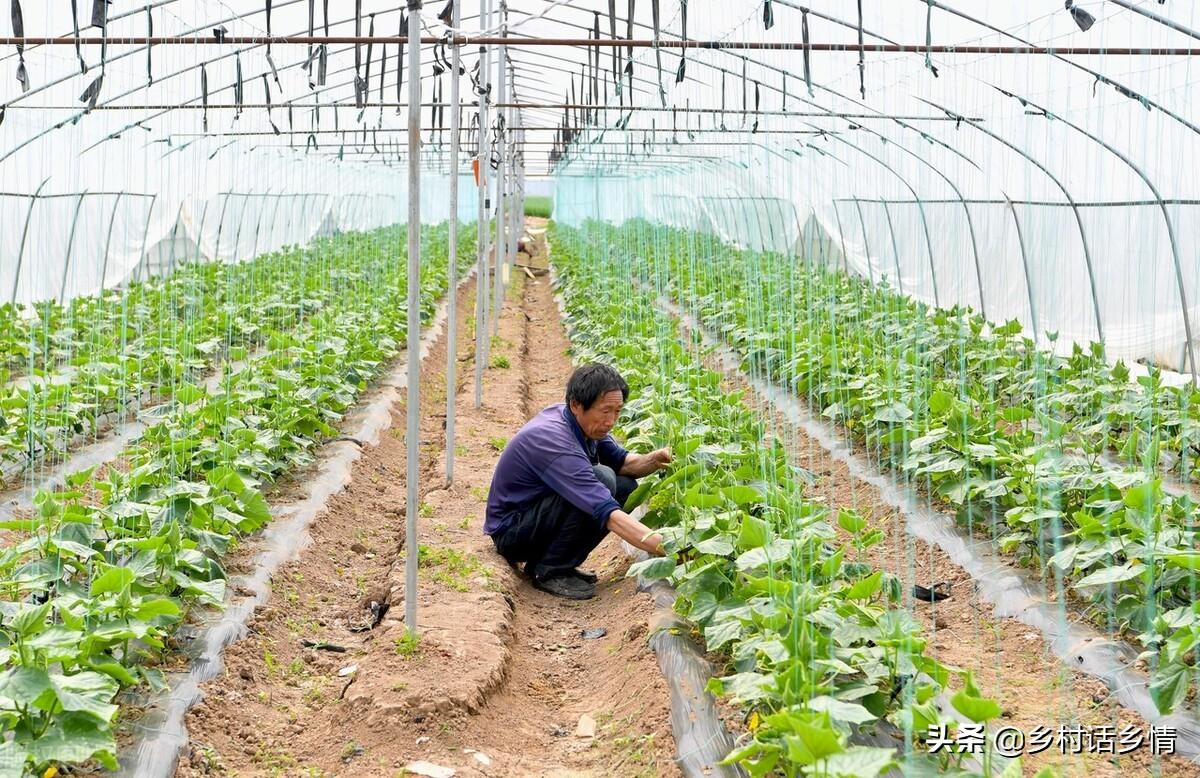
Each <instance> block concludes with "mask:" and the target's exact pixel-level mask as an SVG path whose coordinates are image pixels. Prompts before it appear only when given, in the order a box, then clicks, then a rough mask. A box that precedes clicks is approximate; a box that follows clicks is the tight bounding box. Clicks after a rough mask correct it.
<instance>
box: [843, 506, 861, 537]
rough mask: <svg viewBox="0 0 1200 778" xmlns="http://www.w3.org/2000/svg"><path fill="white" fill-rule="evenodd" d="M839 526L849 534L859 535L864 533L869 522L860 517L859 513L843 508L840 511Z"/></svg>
mask: <svg viewBox="0 0 1200 778" xmlns="http://www.w3.org/2000/svg"><path fill="white" fill-rule="evenodd" d="M837 521H838V526H840V527H841V528H842V529H844V530H846V531H847V532H849V533H851V534H854V535H857V534H858V533H859V532H862V531H863V529H864V528H865V527H866V526H867V520H866V519H864V518H863V517H862V516H860V515H859V513H858V511H854V510H850V509H849V508H842V509H841V510H839V511H838V518H837Z"/></svg>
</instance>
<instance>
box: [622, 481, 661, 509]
mask: <svg viewBox="0 0 1200 778" xmlns="http://www.w3.org/2000/svg"><path fill="white" fill-rule="evenodd" d="M661 481H662V479H661V478H643V479H642V481H641V483H639V484H638V485H637V488H636V489H634V490H633V491H632V492H631V493H630V494H629V497H627V498H626V499H625V506H624V509H625V512H626V513H632V512H633V511H634V510H636V509H637V507H638V506H639V505H641V504H642V503H644V502H645V501H646V498H647V497H649V496H650V490H651V489H653V488H654V486H655V484H658V483H660V482H661Z"/></svg>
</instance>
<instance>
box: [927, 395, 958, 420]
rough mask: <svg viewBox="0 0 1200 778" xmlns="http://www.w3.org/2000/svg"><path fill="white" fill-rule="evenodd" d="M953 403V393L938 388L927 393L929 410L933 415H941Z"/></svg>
mask: <svg viewBox="0 0 1200 778" xmlns="http://www.w3.org/2000/svg"><path fill="white" fill-rule="evenodd" d="M953 405H954V395H952V394H950V393H949V392H945V391H942V390H941V389H939V390H938V391H936V392H933V393H932V394H930V395H929V410H930V412H932V413H934V414H935V415H939V416H940V415H941V414H943V413H945V412H946V411H948V410H950V408H951V407H953Z"/></svg>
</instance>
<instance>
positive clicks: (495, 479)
mask: <svg viewBox="0 0 1200 778" xmlns="http://www.w3.org/2000/svg"><path fill="white" fill-rule="evenodd" d="M627 454H628V452H627V451H626V450H625V449H623V448H621V446H620V445H619V444H618V443H617V441H615V440H613V437H612V435H606V436H605V437H604V439H603V440H588V439H587V436H585V435H584V434H583V430H582V429H580V427H579V422H577V421H576V420H575V415H574V414H572V413H571V410H570V408H568V407H567V406H566V404H565V403H557V404H555V405H551V406H550V407H549V408H546V409H545V410H544V411H542V412H541V413H539V414H538V415H537V416H534V417H533V418H532V419H530V420H529V421H528V422H527V423H526V424H525V426H524V427H522V428H521V429H520V431H518V432H517V434H516V435H514V436H513V438H512V440H510V441H509V442H508V445H507V446H505V447H504V452H503V453H502V454H500V461H499V462H497V463H496V470H495V472H493V473H492V488H491V491H490V492H489V493H488V503H487V519H486V520H485V521H484V523H483V531H484V532H485V533H487V534H488V535H495V534H496V533H497V532H500V531H502V530H504V529H507V528H508V525H509V524H511V523H512V521H513V519H514V518H515V517H516V516H518V515H519V514H520V513H521V512H522V511H524V510H525V509H526V508H528V507H530V506H531V505H532V504H533V503H534V502H536V501H537V500H539V499H541V498H542V497H545V496H546V495H549V494H551V493H552V492H557V493H558V494H560V495H562V497H563V499H564V500H566V501H567V502H569V503H570V504H571V505H574V506H575V507H576V508H578V509H579V510H581V511H583V512H584V513H586V514H588V515H590V516H591V517H592V518H594V519H595V520H596V521H598V522H600V525H601V526H604V525H605V524H606V523H607V522H608V515H609V514H610V513H612V512H613V511H615V510H618V509H619V508H620V507H621V506H620V505H618V504H617V501H616V500H614V499H613V496H612V494H611V493H610V492H609V491H608V488H607V487H606V486H605V485H604V484H602V483H600V481H599V480H598V479H597V478H596V473H595V472H594V471H593V470H592V466H593V465H597V464H600V465H607V466H608V467H611V468H612V469H613V472H615V473H619V472H621V467H622V466H623V465H624V464H625V457H626V455H627Z"/></svg>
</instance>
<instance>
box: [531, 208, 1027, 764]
mask: <svg viewBox="0 0 1200 778" xmlns="http://www.w3.org/2000/svg"><path fill="white" fill-rule="evenodd" d="M551 237H552V240H553V252H552V256H553V261H554V265H555V268H556V270H557V272H558V283H559V289H560V291H561V294H562V297H563V301H564V307H565V312H566V323H567V327H568V329H569V332H570V336H571V341H572V353H573V356H574V358H575V359H576V360H577V361H590V360H603V361H607V362H610V363H612V364H614V365H615V366H617V368H618V369H619V370H620V371H621V372H622V374H623V375H624V376H625V378H626V380H627V381H628V382H629V385H630V389H631V393H630V400H629V402H628V403H627V404H626V406H625V409H624V411H623V414H622V419H621V423H620V430H621V433H622V434H623V436H624V437H625V441H626V445H628V446H629V447H631V448H633V449H642V450H645V449H650V448H654V447H658V446H663V445H667V446H670V447H671V448H672V451H673V452H674V455H675V462H674V463H673V464H672V466H671V467H670V468H669V470H668V471H666V472H665V474H664V475H663V476H662V477H657V476H652V477H648V478H646V479H643V481H642V482H641V484H640V485H639V487H638V489H637V490H636V491H635V492H634V493H633V495H631V497H630V498H629V501H628V502H627V504H626V509H627V510H633V509H635V508H637V507H639V506H644V507H645V508H646V513H645V518H644V519H643V520H644V521H645V522H646V523H647V524H648V525H649V526H652V527H655V528H658V529H659V531H660V532H661V533H662V534H663V537H664V540H665V545H666V548H667V551H668V554H667V556H665V557H663V558H653V559H650V560H647V561H645V562H641V563H638V564H636V565H634V566H633V567H631V569H630V571H629V574H630V575H637V574H640V575H642V576H644V577H646V578H649V579H659V578H666V579H669V580H670V581H671V582H672V583H673V584H674V586H675V587H676V591H677V593H678V598H677V600H676V602H675V608H676V610H677V611H678V612H679V613H680V614H681V615H683V616H685V617H686V618H688V619H690V620H691V621H692V623H694V624H695V625H696V627H697V628H698V629H699V630H700V631H701V632H702V634H703V638H704V641H705V643H706V645H707V647H708V649H709V650H710V651H713V652H719V653H721V654H723V655H724V656H725V657H727V662H728V670H729V673H728V674H727V675H725V676H723V677H721V678H717V679H714V680H713V682H712V683H711V684H710V689H711V690H712V691H714V692H715V693H718V694H722V695H725V696H728V697H730V698H731V699H733V700H734V701H736V702H738V703H740V704H743V705H745V706H746V707H747V709H748V710H747V721H748V727H749V730H750V733H749V736H748V739H747V741H746V742H744V743H743V744H742V745H741V747H739V748H738V749H737V750H736V751H735V752H734V753H733V754H731V755H730V757H729V761H731V762H737V763H740V764H742V765H743V766H744V767H745V768H746V769H747V770H748V771H749V772H750V773H751V774H752V775H755V776H759V775H766V774H782V775H788V776H795V775H821V776H856V778H857V777H859V776H868V777H869V776H875V775H878V774H880V773H884V772H887V771H888V770H890V769H892V768H895V767H902V769H904V770H905V774H907V775H917V774H942V775H969V774H972V773H971V772H970V771H968V770H967V769H966V768H965V766H964V765H962V764H960V763H959V762H958V761H956V760H958V759H961V755H948V754H945V753H940V754H937V755H932V754H929V753H927V752H925V751H923V750H921V748H920V746H919V743H920V738H921V737H922V736H923V735H924V734H926V732H927V731H928V728H929V726H931V725H935V724H942V723H945V724H947V725H948V726H950V727H951V728H954V726H955V724H953V723H952V722H950V721H948V720H946V719H944V718H943V716H942V715H941V714H940V713H939V711H938V709H937V707H936V705H935V702H934V701H935V698H936V697H938V696H939V695H941V694H942V693H943V692H946V693H947V694H950V693H951V692H952V691H953V693H952V697H951V700H952V704H953V706H954V707H955V708H956V709H957V710H958V712H959V713H960V714H962V716H964V717H965V718H967V719H970V720H973V721H976V722H987V721H989V720H991V719H993V718H995V717H996V716H998V715H1000V707H999V705H998V704H997V703H996V702H995V701H994V700H991V699H988V698H986V697H984V696H983V695H982V694H980V692H979V690H978V688H977V687H976V686H975V684H974V682H973V679H972V675H971V673H970V672H969V671H964V670H960V669H956V668H951V667H948V666H946V665H944V664H942V663H940V662H938V661H937V660H936V659H933V658H932V657H930V656H928V655H926V653H925V649H926V640H925V638H924V637H922V635H921V628H920V625H919V624H918V623H917V622H916V621H915V619H913V617H912V616H911V615H910V614H909V613H907V612H906V611H904V610H903V609H900V608H897V607H894V604H895V603H897V602H898V600H899V598H900V582H899V580H898V579H897V578H896V577H895V576H892V575H890V574H886V573H884V572H883V571H879V570H874V569H872V568H871V567H870V566H869V565H867V564H864V563H862V562H860V561H856V559H857V558H858V557H860V555H861V554H862V553H863V551H864V550H865V549H867V548H868V547H870V546H872V545H874V544H876V543H878V542H880V541H881V540H882V537H883V536H882V533H881V532H880V531H879V530H872V529H868V527H867V523H866V521H865V520H864V519H863V518H862V517H861V516H859V515H858V514H856V513H855V512H853V511H848V510H843V511H839V512H838V513H837V514H836V515H832V514H831V513H830V512H829V510H828V508H827V507H826V506H825V505H824V504H823V503H821V502H817V501H813V500H810V499H807V498H806V497H805V496H804V493H803V492H804V485H805V483H806V482H807V474H806V473H805V472H804V471H803V470H800V469H799V468H796V467H795V466H793V465H792V464H790V463H789V461H788V458H787V456H786V453H785V451H784V450H783V447H782V445H781V443H780V442H779V441H778V439H774V438H770V436H769V435H768V434H767V430H766V429H765V427H764V424H763V422H762V421H761V420H760V419H759V418H758V417H757V416H756V415H755V414H754V413H753V412H752V411H751V410H750V409H749V408H748V407H747V406H746V404H745V403H744V402H743V398H742V397H741V395H740V394H738V393H730V392H728V391H727V390H726V389H725V388H724V387H723V386H722V385H721V376H720V375H719V374H717V373H716V372H714V371H712V370H709V369H707V368H706V367H705V366H704V364H703V362H702V357H701V355H700V353H699V352H700V351H701V350H700V349H699V348H698V346H696V344H694V343H693V344H690V345H689V344H688V343H687V342H686V338H685V339H682V341H681V338H680V333H679V330H678V329H677V327H676V326H675V324H674V323H673V322H672V321H671V319H670V317H669V316H668V315H667V314H665V313H663V312H662V311H659V310H657V309H656V308H655V306H654V300H653V295H652V293H650V292H647V291H643V290H642V287H633V288H631V287H630V283H629V275H628V274H629V271H630V267H629V264H628V261H627V260H626V261H623V260H621V259H620V258H617V259H614V258H612V257H609V256H606V254H605V249H604V246H605V244H604V242H603V241H602V240H600V241H598V240H597V239H596V238H597V236H596V234H595V233H592V232H588V233H583V232H578V231H576V230H572V229H568V228H564V227H562V226H556V227H554V228H553V231H552V235H551ZM835 524H836V525H837V526H840V527H841V528H842V529H843V530H845V531H846V533H848V534H849V537H850V538H851V539H850V540H846V539H845V538H846V536H844V535H841V536H840V535H839V533H838V532H837V530H836V528H835ZM952 679H958V682H957V683H956V684H955V685H956V686H957V689H956V690H951V688H950V687H951V682H952ZM880 722H887V723H888V724H889V725H891V726H893V727H895V728H896V729H898V730H899V731H900V732H901V733H903V735H904V737H905V738H906V744H907V746H905V744H904V743H902V744H901V746H902V748H901V750H902V752H897V751H896V750H894V749H891V748H875V747H867V746H861V745H853V744H851V741H850V737H851V735H852V733H854V732H855V731H856V730H857V729H859V728H860V727H867V728H871V727H874V726H876V725H878V724H879V723H880ZM991 767H992V756H991V754H988V755H987V756H986V757H984V759H983V769H984V772H985V774H992V775H995V774H996V772H992V771H991ZM1005 775H1020V766H1019V762H1017V761H1014V762H1013V763H1011V764H1010V765H1009V767H1008V768H1006V772H1005Z"/></svg>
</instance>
